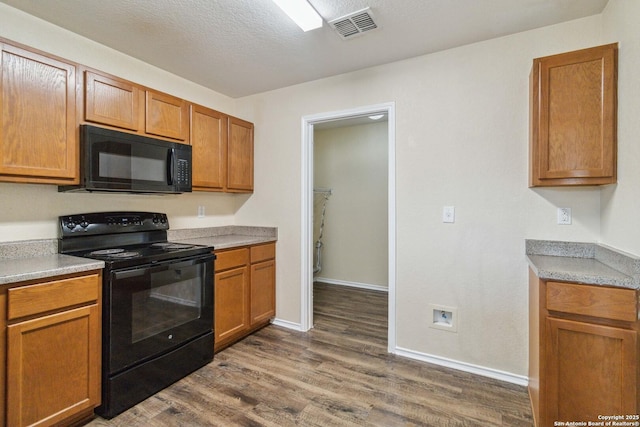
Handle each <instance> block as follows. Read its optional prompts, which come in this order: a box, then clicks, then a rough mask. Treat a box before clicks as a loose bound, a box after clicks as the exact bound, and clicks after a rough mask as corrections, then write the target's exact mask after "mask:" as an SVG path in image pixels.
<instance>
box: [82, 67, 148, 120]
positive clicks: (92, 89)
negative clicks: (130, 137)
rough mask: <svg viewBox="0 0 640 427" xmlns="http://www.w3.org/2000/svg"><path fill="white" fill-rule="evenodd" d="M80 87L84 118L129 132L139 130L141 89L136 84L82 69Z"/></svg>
mask: <svg viewBox="0 0 640 427" xmlns="http://www.w3.org/2000/svg"><path fill="white" fill-rule="evenodd" d="M84 90H85V117H84V119H85V120H86V121H88V122H94V123H100V124H104V125H108V126H115V127H119V128H123V129H129V130H133V131H138V130H140V129H141V127H142V123H141V120H142V115H141V113H142V104H141V103H140V102H141V101H140V99H141V97H142V93H143V91H142V90H141V88H140V87H139V86H137V85H134V84H133V83H131V82H128V81H126V80H122V79H117V78H115V77H108V76H105V75H102V74H97V73H94V72H91V71H85V80H84Z"/></svg>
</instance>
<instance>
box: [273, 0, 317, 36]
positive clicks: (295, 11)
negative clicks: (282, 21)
mask: <svg viewBox="0 0 640 427" xmlns="http://www.w3.org/2000/svg"><path fill="white" fill-rule="evenodd" d="M272 1H273V2H274V3H275V4H277V5H278V7H279V8H280V9H282V11H283V12H284V13H286V14H287V15H288V16H289V18H291V19H292V20H293V22H295V23H296V24H298V27H300V28H302V31H305V32H306V31H309V30H315V29H316V28H320V27H322V17H321V16H320V15H319V14H318V12H316V10H315V9H314V8H313V6H311V5H310V4H309V2H307V0H272Z"/></svg>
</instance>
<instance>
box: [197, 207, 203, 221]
mask: <svg viewBox="0 0 640 427" xmlns="http://www.w3.org/2000/svg"><path fill="white" fill-rule="evenodd" d="M198 218H204V206H198Z"/></svg>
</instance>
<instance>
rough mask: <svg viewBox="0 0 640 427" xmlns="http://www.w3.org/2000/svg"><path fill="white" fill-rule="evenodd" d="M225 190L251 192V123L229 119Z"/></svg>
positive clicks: (233, 118)
mask: <svg viewBox="0 0 640 427" xmlns="http://www.w3.org/2000/svg"><path fill="white" fill-rule="evenodd" d="M227 157H228V159H227V161H228V163H227V190H228V191H230V192H251V191H253V123H250V122H246V121H244V120H241V119H238V118H236V117H229V136H228V142H227Z"/></svg>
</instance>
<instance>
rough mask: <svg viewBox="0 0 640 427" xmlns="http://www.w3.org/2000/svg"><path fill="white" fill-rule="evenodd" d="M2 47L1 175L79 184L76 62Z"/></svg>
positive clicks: (9, 178)
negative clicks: (67, 61)
mask: <svg viewBox="0 0 640 427" xmlns="http://www.w3.org/2000/svg"><path fill="white" fill-rule="evenodd" d="M0 46H1V47H2V55H1V57H0V62H1V64H0V96H1V98H2V99H1V101H2V102H1V103H0V118H1V122H0V180H2V181H14V182H44V183H52V184H70V183H77V182H78V143H77V130H76V95H75V94H76V67H75V65H73V64H71V63H66V62H63V61H61V60H57V59H54V58H50V57H46V56H43V55H40V54H38V53H35V52H32V51H29V50H25V49H21V48H18V47H14V46H10V45H8V44H1V43H0Z"/></svg>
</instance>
